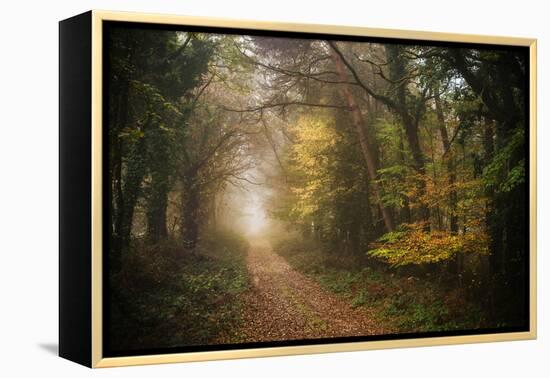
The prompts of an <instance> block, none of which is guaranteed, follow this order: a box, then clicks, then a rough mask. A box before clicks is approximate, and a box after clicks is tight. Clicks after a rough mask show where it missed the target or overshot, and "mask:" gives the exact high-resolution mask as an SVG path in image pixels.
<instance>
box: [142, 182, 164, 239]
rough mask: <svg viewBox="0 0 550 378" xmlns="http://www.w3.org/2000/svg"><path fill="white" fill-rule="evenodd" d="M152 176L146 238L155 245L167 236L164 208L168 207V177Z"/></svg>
mask: <svg viewBox="0 0 550 378" xmlns="http://www.w3.org/2000/svg"><path fill="white" fill-rule="evenodd" d="M159 176H164V175H153V176H152V180H151V196H150V198H149V201H148V209H147V237H148V239H149V242H151V243H153V244H155V243H158V242H159V241H161V240H162V239H165V238H166V237H167V236H168V229H167V227H166V207H167V206H168V177H159Z"/></svg>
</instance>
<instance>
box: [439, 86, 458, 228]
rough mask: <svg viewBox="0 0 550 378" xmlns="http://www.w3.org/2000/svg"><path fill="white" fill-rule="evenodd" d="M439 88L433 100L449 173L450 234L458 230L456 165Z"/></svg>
mask: <svg viewBox="0 0 550 378" xmlns="http://www.w3.org/2000/svg"><path fill="white" fill-rule="evenodd" d="M438 91H439V88H436V89H435V94H434V100H435V109H436V113H437V121H438V127H439V134H440V135H441V142H442V144H443V151H444V153H445V154H446V155H445V160H446V166H447V173H448V175H449V187H450V188H451V190H450V191H449V213H450V216H449V220H450V225H449V229H450V231H451V233H452V234H456V233H457V232H458V216H457V214H456V206H457V202H458V195H457V193H456V189H455V188H454V186H455V184H456V167H455V162H454V156H453V154H452V153H451V151H450V150H451V143H450V141H449V135H448V133H447V127H446V126H445V115H444V114H443V107H442V106H441V99H440V98H439V92H438Z"/></svg>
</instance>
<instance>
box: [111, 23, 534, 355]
mask: <svg viewBox="0 0 550 378" xmlns="http://www.w3.org/2000/svg"><path fill="white" fill-rule="evenodd" d="M180 29H181V30H180ZM180 29H178V28H176V27H164V28H163V27H161V26H155V25H145V24H133V23H122V22H108V23H106V24H105V27H104V57H103V59H104V78H103V91H104V106H103V109H104V112H105V113H104V124H103V132H104V145H103V146H104V147H103V149H104V160H105V163H104V166H105V168H104V169H105V179H104V181H105V182H104V185H105V188H106V192H105V193H106V195H105V198H104V201H105V203H104V207H105V209H106V211H105V212H106V214H105V226H104V227H105V231H104V234H105V239H104V246H105V248H104V264H105V267H104V271H105V272H106V274H105V275H104V285H103V286H104V290H105V291H104V293H105V295H104V299H103V301H104V302H103V303H104V305H103V307H104V313H103V324H104V338H103V343H104V345H103V349H104V353H105V355H106V356H121V355H132V354H134V355H137V354H144V353H166V352H170V351H178V350H179V351H187V350H189V351H191V350H213V349H216V348H218V349H219V348H223V347H225V348H228V347H235V348H242V347H247V346H256V347H257V346H258V345H259V346H262V345H265V346H273V345H281V343H286V344H285V345H293V344H292V343H301V344H304V343H310V344H313V343H316V342H317V343H319V342H323V343H325V342H329V343H330V342H331V341H332V342H342V341H348V340H349V341H358V340H363V341H367V340H377V339H381V338H388V337H392V338H396V339H399V338H404V337H428V336H445V335H465V334H468V335H470V334H483V333H500V332H514V331H525V330H528V329H529V295H528V294H529V184H528V183H529V112H528V106H529V82H528V78H529V55H528V48H526V47H513V46H496V45H482V44H476V45H474V44H458V43H440V42H428V41H413V40H406V41H405V40H392V39H382V38H370V39H369V38H367V37H345V36H325V35H320V34H319V35H316V34H296V33H283V32H260V31H250V32H246V34H243V31H242V30H240V31H237V30H231V29H213V28H210V29H209V28H201V27H187V28H185V27H180ZM295 345H296V344H295Z"/></svg>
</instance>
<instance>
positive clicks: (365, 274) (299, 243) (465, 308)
mask: <svg viewBox="0 0 550 378" xmlns="http://www.w3.org/2000/svg"><path fill="white" fill-rule="evenodd" d="M275 251H276V252H277V253H279V254H280V255H281V256H283V257H284V258H285V259H287V261H289V263H290V264H291V265H292V266H293V267H294V268H295V269H297V270H299V271H302V272H304V273H306V274H307V275H308V276H310V277H311V278H313V279H314V280H316V281H317V282H319V284H320V285H321V286H322V287H324V288H325V289H327V290H328V291H330V292H333V293H335V294H338V295H340V296H342V297H343V298H345V299H347V300H349V303H350V305H351V306H352V307H355V308H364V309H365V310H366V311H368V312H369V314H370V315H371V316H373V317H374V318H375V320H376V321H377V322H378V324H381V325H383V326H384V327H385V328H386V329H388V330H393V331H394V332H427V331H448V330H456V329H472V328H479V327H483V326H484V325H486V324H487V323H486V322H487V321H488V320H487V319H486V318H485V316H484V315H483V312H482V311H481V308H480V305H479V304H478V303H477V302H475V301H468V300H466V298H467V295H466V293H465V291H463V290H462V289H457V288H455V289H451V290H450V289H448V288H446V287H444V286H442V285H441V283H440V282H436V281H432V280H429V279H426V278H425V277H423V278H422V279H419V278H417V277H414V276H408V275H401V274H399V273H396V272H395V271H393V272H389V271H387V270H386V269H383V268H380V267H376V265H373V264H372V261H370V260H368V259H367V260H365V259H364V258H361V257H360V256H355V257H354V256H349V255H348V256H341V257H338V256H335V255H334V254H331V253H324V252H322V250H320V249H319V247H318V246H317V247H315V246H314V244H313V243H312V242H311V241H307V240H300V239H291V240H286V241H284V242H281V243H279V244H277V245H276V247H275ZM298 251H300V252H298Z"/></svg>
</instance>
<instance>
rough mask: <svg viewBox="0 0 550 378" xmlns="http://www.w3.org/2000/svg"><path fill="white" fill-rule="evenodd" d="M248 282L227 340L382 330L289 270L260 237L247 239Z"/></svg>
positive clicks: (358, 311)
mask: <svg viewBox="0 0 550 378" xmlns="http://www.w3.org/2000/svg"><path fill="white" fill-rule="evenodd" d="M246 263H247V268H248V271H249V274H250V279H251V282H252V285H251V288H250V290H248V292H246V293H245V294H244V298H243V302H244V303H243V306H242V309H243V314H242V318H243V322H242V323H241V324H242V325H241V328H240V329H238V330H236V332H235V333H234V335H235V336H234V337H231V339H232V340H231V341H233V342H258V341H279V340H293V339H294V340H301V339H315V338H327V337H342V336H359V335H375V334H383V333H387V330H385V329H384V328H383V327H381V325H380V324H377V323H376V322H375V321H374V320H373V318H374V317H373V316H370V315H369V313H368V311H367V310H366V309H365V308H353V307H352V306H351V304H350V303H349V302H348V301H346V300H345V299H343V298H340V297H338V296H336V295H335V294H333V293H330V292H328V291H326V290H325V289H323V288H322V287H321V286H320V285H319V284H318V283H316V282H314V281H313V280H312V279H310V278H308V277H306V276H305V275H303V274H302V273H300V272H298V271H296V270H294V269H293V268H292V267H291V266H290V265H289V263H288V262H287V261H286V260H285V259H284V258H283V257H281V256H279V255H278V254H276V253H275V252H274V251H273V249H272V247H271V245H270V244H269V242H268V241H266V240H253V241H251V244H250V249H249V251H248V256H247V262H246Z"/></svg>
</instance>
